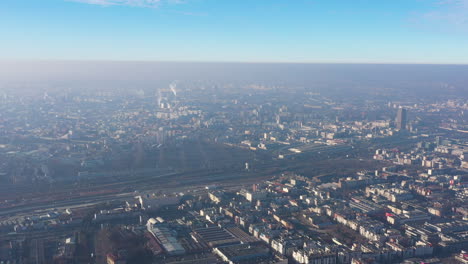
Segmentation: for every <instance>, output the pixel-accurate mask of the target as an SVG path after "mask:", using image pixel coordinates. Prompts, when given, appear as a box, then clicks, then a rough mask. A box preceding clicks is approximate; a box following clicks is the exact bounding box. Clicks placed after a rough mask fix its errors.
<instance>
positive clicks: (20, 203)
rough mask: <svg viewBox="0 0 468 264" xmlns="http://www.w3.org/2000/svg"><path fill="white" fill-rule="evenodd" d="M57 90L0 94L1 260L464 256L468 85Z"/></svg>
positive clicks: (40, 263) (171, 85)
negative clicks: (464, 87) (461, 86)
mask: <svg viewBox="0 0 468 264" xmlns="http://www.w3.org/2000/svg"><path fill="white" fill-rule="evenodd" d="M35 85H37V84H35ZM55 85H56V86H57V88H50V87H49V88H44V87H42V86H39V88H38V87H35V88H34V89H33V90H31V91H26V90H25V89H27V88H24V87H29V84H19V85H18V84H15V85H12V84H11V83H7V84H4V85H3V86H2V87H1V88H2V89H3V90H1V89H0V91H1V93H0V183H1V184H0V190H1V191H0V263H9V264H13V263H14V264H20V263H35V264H36V263H37V264H48V263H97V264H100V263H107V264H114V263H119V264H124V263H129V264H130V263H168V264H169V263H172V264H176V263H179V264H211V263H220V264H221V263H265V264H266V263H269V264H270V263H271V264H273V263H278V264H287V263H300V264H309V263H310V264H335V263H340V264H341V263H343V264H345V263H352V264H371V263H405V264H406V263H408V264H410V263H418V264H420V263H431V264H436V263H468V253H467V251H466V250H467V248H468V207H467V203H466V199H467V194H468V189H467V184H468V136H467V135H468V118H467V117H466V114H467V111H468V101H467V97H466V93H465V92H466V89H465V90H464V89H463V88H460V87H458V88H455V87H453V86H452V85H451V84H447V83H437V84H436V85H435V86H430V87H427V88H426V87H425V85H426V84H421V83H419V84H418V85H417V86H418V87H421V88H418V89H416V88H414V87H413V88H412V87H407V85H410V86H411V85H412V84H404V85H403V84H399V86H400V87H396V88H395V87H394V86H392V85H380V86H377V85H376V86H373V85H374V84H366V83H364V84H362V83H359V84H356V83H340V84H334V85H330V86H327V84H323V83H304V82H302V83H301V82H281V81H278V82H274V81H268V82H262V81H247V80H246V81H223V80H211V81H206V80H205V81H203V80H199V79H197V80H186V79H183V80H170V81H157V82H154V83H152V84H150V85H148V84H145V85H138V84H135V86H136V87H137V88H135V87H132V88H129V87H127V86H125V85H123V86H121V87H120V86H118V85H115V82H112V83H110V84H109V83H100V84H98V85H93V86H88V85H83V84H79V85H77V84H73V83H72V82H70V83H65V84H64V83H60V84H55ZM345 87H346V88H345ZM457 89H458V90H457Z"/></svg>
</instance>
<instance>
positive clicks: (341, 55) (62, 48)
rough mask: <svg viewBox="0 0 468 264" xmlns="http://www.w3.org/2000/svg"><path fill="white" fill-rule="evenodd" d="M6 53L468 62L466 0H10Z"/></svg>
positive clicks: (0, 12) (0, 51)
mask: <svg viewBox="0 0 468 264" xmlns="http://www.w3.org/2000/svg"><path fill="white" fill-rule="evenodd" d="M0 34H1V36H2V45H0V60H7V61H8V60H99V61H106V60H112V61H198V62H205V61H207V62H292V63H317V62H318V63H422V64H468V0H394V1H375V0H355V1H338V0H326V1H325V0H289V1H288V0H237V1H231V0H226V1H225V0H41V1H37V0H3V1H0Z"/></svg>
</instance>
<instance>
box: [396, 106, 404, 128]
mask: <svg viewBox="0 0 468 264" xmlns="http://www.w3.org/2000/svg"><path fill="white" fill-rule="evenodd" d="M396 128H397V129H398V130H404V129H406V109H405V108H403V107H401V106H400V108H398V113H397V116H396Z"/></svg>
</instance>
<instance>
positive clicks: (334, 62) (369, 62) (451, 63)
mask: <svg viewBox="0 0 468 264" xmlns="http://www.w3.org/2000/svg"><path fill="white" fill-rule="evenodd" d="M2 62H32V63H34V62H69V63H74V62H96V63H102V62H113V63H206V64H215V63H225V64H342V65H447V66H450V65H453V66H468V62H466V63H453V62H374V61H361V62H358V61H355V62H349V61H343V62H340V61H234V60H233V61H228V60H226V61H222V60H220V61H215V60H206V61H200V60H142V59H135V60H126V59H9V58H0V63H2Z"/></svg>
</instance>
